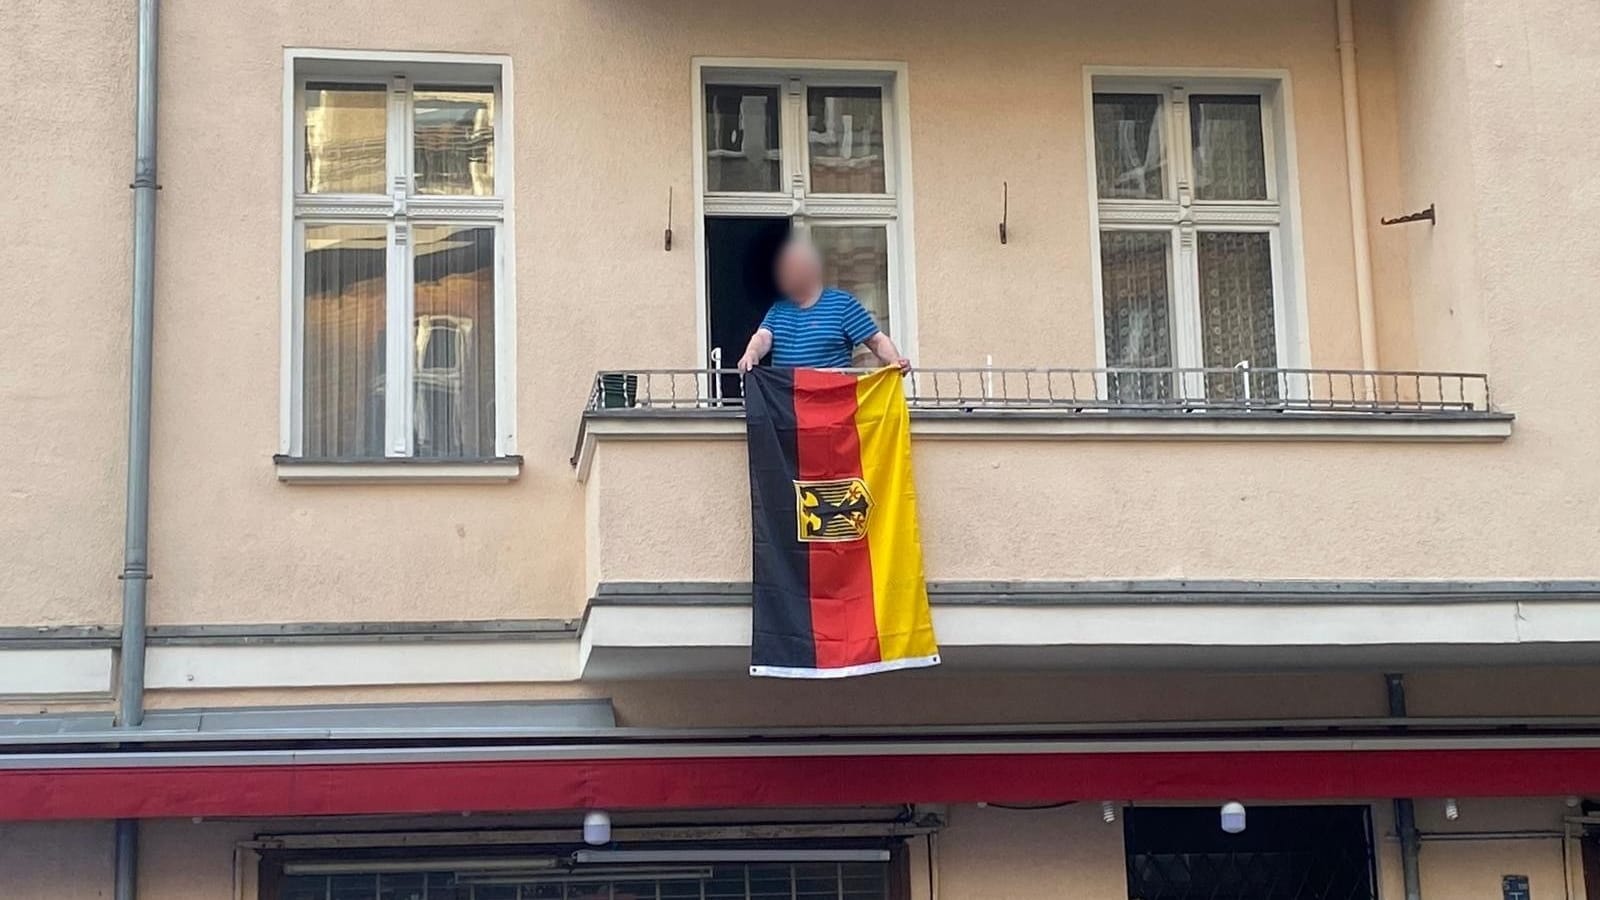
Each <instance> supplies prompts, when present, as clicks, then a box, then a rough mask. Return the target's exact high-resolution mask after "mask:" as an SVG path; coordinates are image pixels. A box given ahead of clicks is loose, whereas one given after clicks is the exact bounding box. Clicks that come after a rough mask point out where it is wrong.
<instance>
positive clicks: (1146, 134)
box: [1094, 94, 1167, 200]
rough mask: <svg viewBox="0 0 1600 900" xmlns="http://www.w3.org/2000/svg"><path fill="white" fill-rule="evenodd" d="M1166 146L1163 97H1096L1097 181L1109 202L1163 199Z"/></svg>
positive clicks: (1095, 144)
mask: <svg viewBox="0 0 1600 900" xmlns="http://www.w3.org/2000/svg"><path fill="white" fill-rule="evenodd" d="M1165 156H1166V148H1165V147H1164V146H1163V145H1162V136H1161V97H1160V96H1158V95H1156V94H1095V95H1094V158H1095V180H1096V182H1097V183H1098V186H1099V191H1100V196H1101V197H1102V198H1104V199H1108V200H1160V199H1162V198H1163V197H1165V196H1166V183H1167V182H1166V160H1165Z"/></svg>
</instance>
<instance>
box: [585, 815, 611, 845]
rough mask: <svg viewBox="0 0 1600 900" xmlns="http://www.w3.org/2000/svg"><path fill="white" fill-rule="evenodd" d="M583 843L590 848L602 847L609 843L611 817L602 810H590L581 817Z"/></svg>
mask: <svg viewBox="0 0 1600 900" xmlns="http://www.w3.org/2000/svg"><path fill="white" fill-rule="evenodd" d="M583 842H584V843H585V844H588V845H589V846H591V847H604V846H605V845H606V844H609V843H611V815H610V814H609V813H607V812H606V811H605V810H603V809H591V810H589V811H588V812H587V813H584V815H583Z"/></svg>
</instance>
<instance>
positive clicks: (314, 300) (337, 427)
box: [302, 225, 388, 459]
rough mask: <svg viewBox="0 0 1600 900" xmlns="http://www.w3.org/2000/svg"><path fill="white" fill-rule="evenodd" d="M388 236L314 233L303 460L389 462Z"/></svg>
mask: <svg viewBox="0 0 1600 900" xmlns="http://www.w3.org/2000/svg"><path fill="white" fill-rule="evenodd" d="M387 238H388V229H387V228H385V227H384V226H382V225H308V226H306V230H305V260H304V271H305V293H304V298H305V299H304V305H303V312H302V317H303V321H304V332H303V338H304V339H303V343H302V353H303V355H304V368H303V376H302V390H303V394H302V401H303V402H302V407H303V409H302V416H303V423H304V428H303V444H304V448H303V449H304V453H305V455H306V456H308V457H312V458H319V459H361V458H370V457H379V456H382V455H383V428H384V418H383V405H384V381H383V379H384V370H385V366H384V341H385V334H386V328H385V319H384V303H385V300H386V288H387V265H388V240H387Z"/></svg>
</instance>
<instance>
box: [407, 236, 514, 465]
mask: <svg viewBox="0 0 1600 900" xmlns="http://www.w3.org/2000/svg"><path fill="white" fill-rule="evenodd" d="M413 240H414V241H415V248H416V249H415V254H416V256H415V259H416V266H415V270H416V294H415V297H414V308H415V313H416V318H415V320H414V323H413V331H412V337H413V340H412V345H411V346H412V350H413V363H412V365H413V375H412V387H413V391H414V399H413V403H414V411H415V417H416V429H415V434H414V442H415V452H416V455H417V456H431V457H437V456H448V457H471V458H477V457H490V456H494V455H495V446H494V292H495V264H494V259H495V249H494V229H493V228H466V227H461V226H455V225H423V226H419V227H417V228H416V229H414V231H413Z"/></svg>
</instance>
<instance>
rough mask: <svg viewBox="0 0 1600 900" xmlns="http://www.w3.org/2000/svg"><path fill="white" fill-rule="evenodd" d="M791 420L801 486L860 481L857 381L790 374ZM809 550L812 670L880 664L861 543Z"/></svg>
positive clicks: (868, 560)
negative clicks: (814, 660)
mask: <svg viewBox="0 0 1600 900" xmlns="http://www.w3.org/2000/svg"><path fill="white" fill-rule="evenodd" d="M794 414H795V425H796V431H797V432H798V437H797V439H796V444H797V447H796V450H797V455H798V456H799V469H800V471H799V478H800V480H802V481H821V480H828V479H835V478H860V477H861V438H860V435H859V434H858V433H857V431H856V378H855V376H853V375H843V374H840V373H838V372H819V371H815V370H812V369H796V370H795V373H794ZM809 548H810V554H809V559H810V563H811V631H812V636H813V638H814V639H815V641H816V644H817V667H818V668H820V669H836V668H840V667H843V666H855V665H861V664H864V663H874V662H878V661H879V660H880V659H881V656H880V654H879V649H878V618H877V614H876V612H875V611H874V609H873V602H872V554H871V552H870V551H869V549H868V547H867V542H866V541H865V540H860V541H849V542H839V543H828V542H815V543H812V544H810V545H809Z"/></svg>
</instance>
